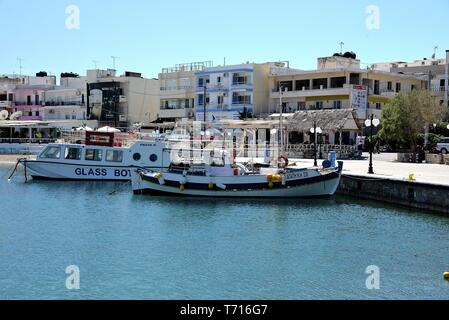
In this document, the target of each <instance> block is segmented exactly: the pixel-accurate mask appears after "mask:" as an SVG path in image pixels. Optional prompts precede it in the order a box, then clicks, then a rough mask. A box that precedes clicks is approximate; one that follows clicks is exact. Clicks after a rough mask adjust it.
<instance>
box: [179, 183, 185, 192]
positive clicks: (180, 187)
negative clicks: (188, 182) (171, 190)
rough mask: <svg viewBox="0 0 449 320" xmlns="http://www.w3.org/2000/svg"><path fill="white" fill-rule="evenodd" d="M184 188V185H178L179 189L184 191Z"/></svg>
mask: <svg viewBox="0 0 449 320" xmlns="http://www.w3.org/2000/svg"><path fill="white" fill-rule="evenodd" d="M185 189H186V187H185V185H183V184H181V185H180V186H179V191H181V192H184V190H185Z"/></svg>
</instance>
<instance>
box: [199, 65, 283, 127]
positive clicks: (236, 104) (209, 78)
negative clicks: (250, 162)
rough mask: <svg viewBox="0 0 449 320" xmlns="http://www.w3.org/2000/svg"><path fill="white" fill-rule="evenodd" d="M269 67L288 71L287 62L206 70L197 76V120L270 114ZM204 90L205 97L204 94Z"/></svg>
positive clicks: (235, 118)
mask: <svg viewBox="0 0 449 320" xmlns="http://www.w3.org/2000/svg"><path fill="white" fill-rule="evenodd" d="M272 68H282V69H286V68H288V63H286V62H267V63H262V64H257V63H249V62H248V63H244V64H240V65H231V66H223V67H222V66H218V67H212V68H206V69H205V70H203V71H201V72H197V73H196V86H197V89H196V97H197V98H196V101H197V103H196V119H197V120H200V121H202V120H204V109H205V105H204V103H206V118H207V120H208V121H216V120H222V119H234V120H238V119H242V118H247V117H253V116H264V115H268V113H269V75H270V72H271V70H272ZM205 91H206V96H204V92H205Z"/></svg>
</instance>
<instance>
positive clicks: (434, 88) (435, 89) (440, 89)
mask: <svg viewBox="0 0 449 320" xmlns="http://www.w3.org/2000/svg"><path fill="white" fill-rule="evenodd" d="M432 91H433V92H445V91H446V87H441V86H432Z"/></svg>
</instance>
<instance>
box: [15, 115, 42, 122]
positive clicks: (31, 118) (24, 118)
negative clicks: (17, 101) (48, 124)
mask: <svg viewBox="0 0 449 320" xmlns="http://www.w3.org/2000/svg"><path fill="white" fill-rule="evenodd" d="M20 120H22V121H42V116H21V117H20Z"/></svg>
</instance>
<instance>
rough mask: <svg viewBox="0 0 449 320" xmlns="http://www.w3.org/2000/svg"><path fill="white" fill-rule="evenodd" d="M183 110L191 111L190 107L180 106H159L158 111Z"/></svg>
mask: <svg viewBox="0 0 449 320" xmlns="http://www.w3.org/2000/svg"><path fill="white" fill-rule="evenodd" d="M184 109H192V107H191V106H181V105H176V106H168V107H167V106H161V107H160V110H184Z"/></svg>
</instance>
